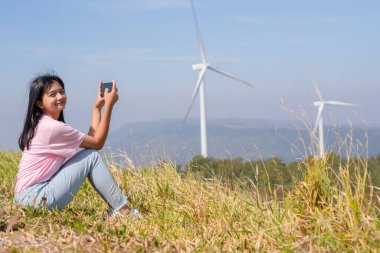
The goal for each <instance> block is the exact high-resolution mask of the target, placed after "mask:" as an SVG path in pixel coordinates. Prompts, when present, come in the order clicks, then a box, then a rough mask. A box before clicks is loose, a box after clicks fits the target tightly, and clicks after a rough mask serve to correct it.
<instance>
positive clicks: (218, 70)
mask: <svg viewBox="0 0 380 253" xmlns="http://www.w3.org/2000/svg"><path fill="white" fill-rule="evenodd" d="M208 68H209V69H211V70H213V71H215V72H217V73H219V74H222V75H224V76H227V77H229V78H231V79H233V80H235V81H238V82H241V83H244V84H246V85H248V86H251V87H253V84H251V83H249V82H247V81H244V80H242V79H240V78H237V77H234V76H233V75H231V74H229V73H227V72H226V71H224V70H221V69H217V68H215V67H212V66H210V65H209V66H208Z"/></svg>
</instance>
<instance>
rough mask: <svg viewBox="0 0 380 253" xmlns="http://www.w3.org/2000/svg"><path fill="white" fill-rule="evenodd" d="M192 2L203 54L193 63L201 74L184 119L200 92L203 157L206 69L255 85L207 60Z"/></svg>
mask: <svg viewBox="0 0 380 253" xmlns="http://www.w3.org/2000/svg"><path fill="white" fill-rule="evenodd" d="M190 3H191V9H192V12H193V17H194V23H195V29H196V33H197V41H198V47H199V50H200V55H201V60H202V62H201V63H198V64H193V65H192V68H193V70H196V71H199V74H198V81H197V83H196V85H195V89H194V92H193V96H192V98H191V102H190V105H189V108H188V110H187V112H186V115H185V118H184V121H186V119H187V117H188V115H189V113H190V110H191V107H192V105H193V103H194V100H195V98H196V96H197V94H198V93H199V104H200V128H201V155H202V156H203V157H207V129H206V125H207V124H206V104H205V88H204V76H205V73H206V70H208V69H209V70H212V71H214V72H216V73H219V74H222V75H224V76H227V77H229V78H231V79H234V80H236V81H238V82H241V83H244V84H246V85H249V86H251V87H253V85H252V84H250V83H249V82H246V81H244V80H241V79H239V78H237V77H234V76H232V75H231V74H229V73H227V72H226V71H224V70H221V69H219V68H216V67H214V66H211V65H210V63H208V62H207V58H206V53H205V49H204V45H203V41H202V36H201V31H200V28H199V24H198V19H197V16H196V14H195V9H194V5H193V1H192V0H190Z"/></svg>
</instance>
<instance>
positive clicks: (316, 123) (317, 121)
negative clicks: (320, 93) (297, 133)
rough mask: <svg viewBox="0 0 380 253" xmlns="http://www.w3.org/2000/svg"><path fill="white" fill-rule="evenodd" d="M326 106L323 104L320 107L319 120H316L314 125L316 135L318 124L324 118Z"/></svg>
mask: <svg viewBox="0 0 380 253" xmlns="http://www.w3.org/2000/svg"><path fill="white" fill-rule="evenodd" d="M324 106H325V105H324V104H321V105H320V106H319V107H318V114H317V118H316V119H315V125H314V133H316V131H317V128H318V123H319V120H320V119H321V117H322V112H323V107H324Z"/></svg>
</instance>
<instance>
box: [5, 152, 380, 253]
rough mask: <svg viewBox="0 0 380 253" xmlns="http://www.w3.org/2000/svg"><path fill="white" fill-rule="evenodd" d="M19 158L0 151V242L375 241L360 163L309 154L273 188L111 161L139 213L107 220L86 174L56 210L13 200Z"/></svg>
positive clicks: (159, 246) (190, 245)
mask: <svg viewBox="0 0 380 253" xmlns="http://www.w3.org/2000/svg"><path fill="white" fill-rule="evenodd" d="M19 158H20V156H19V154H15V153H9V152H8V153H7V152H0V182H1V185H0V252H8V251H11V252H41V251H42V252H62V251H66V252H67V251H68V252H72V251H74V252H114V251H116V252H135V251H160V252H161V251H163V252H167V251H170V252H171V251H174V252H187V251H200V252H210V251H216V252H220V251H239V252H240V251H249V252H251V251H259V252H305V251H311V252H342V251H344V252H371V251H374V252H375V251H379V250H380V229H379V228H380V220H379V214H380V212H379V209H378V208H377V207H378V206H380V205H379V200H380V198H379V196H378V193H377V192H375V191H374V190H373V187H371V186H370V185H371V184H370V182H368V181H367V180H368V175H367V174H366V172H365V171H364V172H363V171H362V170H360V171H359V169H358V170H357V171H356V172H355V175H354V176H353V175H349V170H348V168H347V167H343V166H342V167H341V169H340V172H339V174H336V173H335V174H334V173H332V170H331V168H330V166H329V164H327V162H326V161H325V160H321V159H312V160H310V161H308V163H307V164H306V167H307V171H306V172H305V175H304V178H303V180H301V181H297V182H294V184H293V188H292V189H291V190H290V191H287V192H286V193H283V194H282V195H281V196H282V197H281V198H279V197H277V196H276V195H275V192H276V191H270V189H266V190H265V189H258V188H257V187H256V186H255V185H253V186H251V187H250V188H246V187H242V186H241V187H233V188H229V187H226V186H224V185H223V184H222V183H220V182H219V181H217V180H216V179H215V180H212V181H205V180H203V179H202V178H199V177H197V176H196V175H193V174H187V175H182V174H179V173H177V172H176V170H175V166H174V165H172V164H160V166H157V167H154V168H148V169H125V168H122V169H124V170H120V168H118V165H117V164H115V163H113V162H110V163H109V167H110V169H111V170H112V173H113V175H114V176H115V178H116V180H117V181H118V182H119V184H120V185H121V187H122V188H123V189H124V191H125V192H126V193H127V194H128V196H129V199H130V203H131V206H132V207H135V208H138V209H139V210H140V212H141V213H142V214H143V216H144V219H143V220H141V219H131V218H129V219H122V220H111V221H110V220H107V219H105V210H106V208H107V207H106V205H105V203H103V201H102V200H101V199H100V197H98V195H97V193H96V192H95V191H94V190H93V189H92V188H91V186H90V184H89V183H87V182H86V183H85V184H84V185H83V187H82V188H81V190H80V192H79V194H78V195H77V196H76V197H75V199H74V201H73V203H72V204H70V205H69V206H68V207H67V208H66V209H65V210H64V211H48V210H46V209H37V210H33V209H30V208H23V209H21V208H19V207H17V206H15V205H14V204H13V203H12V197H13V195H12V188H13V185H14V176H15V173H16V172H17V164H18V161H19ZM302 166H305V164H303V165H302ZM347 166H348V165H347ZM351 166H352V164H351ZM353 166H355V165H353ZM358 167H359V166H358ZM253 169H254V168H253ZM352 178H355V180H352ZM236 183H237V184H238V183H239V181H238V180H237V182H236ZM263 191H264V192H265V194H263Z"/></svg>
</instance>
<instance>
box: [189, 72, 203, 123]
mask: <svg viewBox="0 0 380 253" xmlns="http://www.w3.org/2000/svg"><path fill="white" fill-rule="evenodd" d="M206 69H207V67H206V66H205V67H203V68H202V70H201V71H200V72H199V77H198V81H197V84H196V85H195V89H194V92H193V96H192V97H191V102H190V105H189V107H188V109H187V112H186V115H185V118H184V119H183V122H185V121H186V119H187V117H188V116H189V113H190V110H191V107H192V106H193V104H194V100H195V97H196V96H197V94H198V92H199V87H200V86H201V83H202V81H203V78H204V75H205V72H206Z"/></svg>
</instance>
